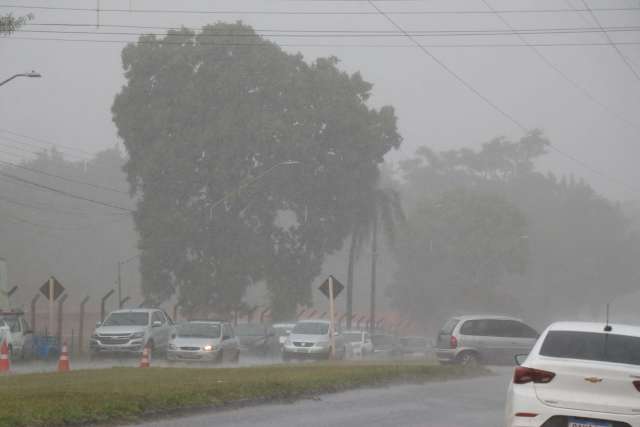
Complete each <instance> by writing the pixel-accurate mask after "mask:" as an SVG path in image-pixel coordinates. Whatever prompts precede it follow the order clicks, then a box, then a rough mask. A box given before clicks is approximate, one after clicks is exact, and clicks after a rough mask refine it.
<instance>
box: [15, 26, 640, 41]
mask: <svg viewBox="0 0 640 427" xmlns="http://www.w3.org/2000/svg"><path fill="white" fill-rule="evenodd" d="M131 27H132V26H128V27H126V28H131ZM134 28H135V27H134ZM154 28H157V27H154ZM604 30H606V31H607V32H640V26H617V27H607V28H604ZM602 31H603V29H602V28H600V27H564V28H562V27H555V28H554V27H551V28H530V29H527V28H514V27H512V26H509V29H508V30H501V29H490V30H413V31H407V32H406V34H410V35H412V36H414V37H468V36H473V37H477V36H511V35H515V36H521V35H558V34H591V33H602ZM15 32H16V33H32V34H83V35H96V36H98V35H100V36H156V37H157V36H162V37H167V38H176V39H191V38H193V37H197V38H199V39H200V38H209V37H247V38H258V37H260V36H261V35H262V36H268V37H287V38H307V37H358V38H361V37H401V38H404V37H406V35H405V33H401V32H398V31H381V30H267V29H256V30H255V32H208V31H202V32H200V33H196V34H193V35H191V34H189V35H185V34H181V33H150V32H125V31H87V30H27V29H19V30H16V31H15ZM260 33H264V34H260ZM612 42H613V41H612Z"/></svg>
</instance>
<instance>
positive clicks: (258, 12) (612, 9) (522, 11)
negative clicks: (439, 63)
mask: <svg viewBox="0 0 640 427" xmlns="http://www.w3.org/2000/svg"><path fill="white" fill-rule="evenodd" d="M362 2H363V3H364V2H365V0H362ZM0 7H3V8H9V9H34V10H57V11H67V12H91V13H96V12H99V13H128V14H143V13H149V14H157V13H166V14H189V15H294V16H296V15H377V13H375V12H367V11H357V10H349V11H335V10H334V11H292V10H279V11H271V10H197V9H118V8H111V9H99V10H97V9H95V8H83V7H61V6H37V5H14V4H0ZM594 10H596V11H598V12H630V11H639V10H640V7H603V8H597V9H594ZM573 11H574V10H573V9H568V8H556V9H505V10H501V11H500V12H501V13H513V14H531V13H534V14H540V13H570V12H573ZM578 11H584V12H587V11H588V10H587V9H585V10H578ZM386 13H387V14H388V15H487V14H491V12H489V11H486V10H415V11H409V10H395V11H389V12H386Z"/></svg>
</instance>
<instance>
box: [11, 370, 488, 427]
mask: <svg viewBox="0 0 640 427" xmlns="http://www.w3.org/2000/svg"><path fill="white" fill-rule="evenodd" d="M477 372H478V371H475V372H471V373H470V372H469V371H465V370H463V369H461V368H459V367H450V366H446V367H443V366H437V365H433V364H424V363H398V364H391V363H383V362H380V363H371V362H370V363H340V364H338V363H336V364H302V365H277V366H263V367H254V368H229V369H227V368H220V369H199V368H198V369H194V368H182V369H181V368H149V369H136V368H113V369H102V370H84V371H72V372H69V373H66V374H59V373H50V374H29V375H8V376H0V426H1V427H21V426H25V427H26V426H47V427H49V426H70V425H79V424H93V423H98V424H100V423H117V422H127V421H133V420H136V419H138V418H140V417H142V416H143V415H161V414H163V413H167V414H168V413H171V412H176V411H179V410H181V409H188V408H206V407H211V408H215V407H223V406H225V405H233V404H241V403H243V402H246V403H258V402H265V401H277V400H280V401H283V400H293V399H296V398H304V397H308V396H311V395H314V394H318V393H330V392H336V391H340V390H346V389H350V388H356V387H362V386H374V385H380V384H388V383H391V382H400V381H410V382H424V381H436V380H445V379H452V378H459V377H462V376H465V375H472V374H475V373H477Z"/></svg>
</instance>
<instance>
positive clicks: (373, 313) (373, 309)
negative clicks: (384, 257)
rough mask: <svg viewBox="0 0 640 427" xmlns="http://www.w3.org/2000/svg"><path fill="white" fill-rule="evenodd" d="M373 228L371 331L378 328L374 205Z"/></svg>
mask: <svg viewBox="0 0 640 427" xmlns="http://www.w3.org/2000/svg"><path fill="white" fill-rule="evenodd" d="M372 226H373V230H372V235H371V301H370V305H369V333H370V334H371V336H373V334H374V333H375V329H376V263H377V259H378V211H377V209H376V208H375V206H374V212H373V224H372Z"/></svg>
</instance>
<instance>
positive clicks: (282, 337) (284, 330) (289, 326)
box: [271, 323, 296, 349]
mask: <svg viewBox="0 0 640 427" xmlns="http://www.w3.org/2000/svg"><path fill="white" fill-rule="evenodd" d="M295 326H296V324H295V323H274V324H273V325H271V328H273V332H274V333H275V335H276V337H277V338H278V344H280V348H281V349H282V346H283V345H284V342H285V341H286V340H287V337H288V336H289V334H290V333H291V331H292V330H293V328H294V327H295Z"/></svg>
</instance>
